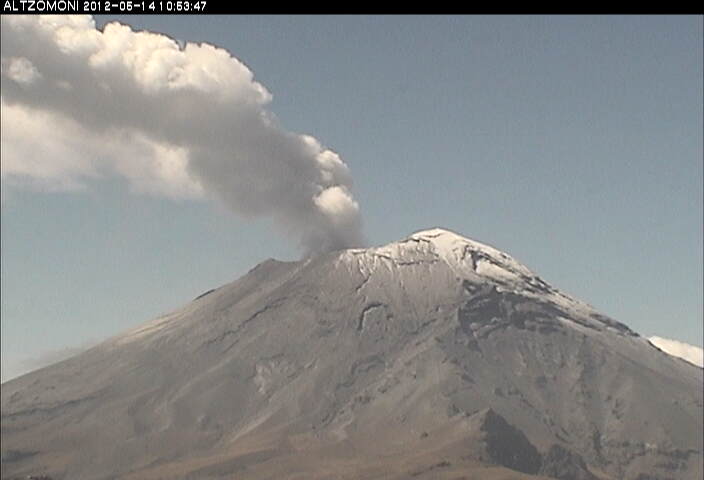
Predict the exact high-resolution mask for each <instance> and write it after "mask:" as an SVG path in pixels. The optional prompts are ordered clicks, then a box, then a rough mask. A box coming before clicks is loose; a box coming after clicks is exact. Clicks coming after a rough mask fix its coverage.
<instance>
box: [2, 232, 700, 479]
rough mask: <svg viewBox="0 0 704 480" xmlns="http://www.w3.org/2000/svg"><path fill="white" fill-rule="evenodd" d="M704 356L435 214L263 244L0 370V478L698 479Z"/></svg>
mask: <svg viewBox="0 0 704 480" xmlns="http://www.w3.org/2000/svg"><path fill="white" fill-rule="evenodd" d="M702 386H703V382H702V369H701V368H698V367H696V366H694V365H692V364H690V363H687V362H686V361H683V360H681V359H678V358H675V357H672V356H670V355H667V354H666V353H664V352H662V351H661V350H659V349H658V348H656V347H655V346H653V345H652V344H650V343H649V342H648V341H647V340H646V339H645V338H643V337H641V336H639V335H638V334H637V333H635V332H634V331H632V330H631V329H630V328H628V327H627V326H625V325H623V324H621V323H619V322H617V321H615V320H613V319H611V318H609V317H607V316H605V315H603V314H600V313H599V312H597V311H595V310H594V309H593V308H592V307H590V306H589V305H587V304H585V303H583V302H581V301H579V300H577V299H575V298H572V297H571V296H569V295H567V294H565V293H563V292H561V291H560V290H558V289H557V288H555V287H553V286H551V285H549V284H548V283H546V282H545V281H543V280H542V279H541V278H540V277H538V276H537V275H536V274H534V273H533V272H531V271H530V270H529V269H528V268H526V267H525V266H524V265H522V264H521V263H519V262H518V261H516V260H515V259H513V258H512V257H511V256H510V255H508V254H506V253H503V252H501V251H499V250H496V249H495V248H492V247H489V246H487V245H484V244H481V243H479V242H475V241H473V240H469V239H467V238H464V237H462V236H460V235H457V234H455V233H453V232H450V231H447V230H442V229H433V230H427V231H422V232H418V233H415V234H413V235H411V236H410V237H408V238H406V239H404V240H401V241H398V242H394V243H391V244H388V245H385V246H382V247H377V248H368V249H348V250H339V251H335V252H331V253H326V254H323V255H320V256H316V257H312V258H308V259H306V260H301V261H297V262H279V261H275V260H267V261H265V262H263V263H261V264H260V265H258V266H257V267H255V268H254V269H252V270H251V271H250V272H249V273H247V274H246V275H245V276H243V277H242V278H240V279H239V280H237V281H235V282H232V283H230V284H227V285H224V286H222V287H220V288H217V289H215V290H212V291H209V292H207V293H205V294H203V295H201V296H200V297H198V298H196V299H195V300H193V301H192V302H190V303H189V304H187V305H186V306H185V307H183V308H181V309H179V310H177V311H175V312H173V313H170V314H168V315H165V316H163V317H160V318H157V319H155V320H153V321H151V322H148V323H146V324H144V325H142V326H140V327H139V328H136V329H133V330H131V331H129V332H127V333H125V334H122V335H118V336H116V337H114V338H111V339H109V340H107V341H105V342H103V343H102V344H100V345H98V346H96V347H94V348H92V349H90V350H88V351H86V352H84V353H82V354H80V355H78V356H76V357H73V358H70V359H68V360H65V361H63V362H60V363H58V364H55V365H52V366H49V367H46V368H44V369H42V370H39V371H36V372H33V373H30V374H28V375H25V376H23V377H20V378H17V379H15V380H11V381H10V382H7V383H6V384H4V385H3V386H2V475H3V478H24V476H26V475H49V476H51V478H53V479H56V480H59V479H96V480H97V479H114V478H119V479H140V480H147V479H166V478H168V479H172V478H189V479H209V478H212V479H216V478H217V479H279V478H291V479H293V478H297V479H338V478H340V479H382V478H383V479H407V478H414V479H416V478H417V479H444V478H447V479H450V478H453V479H457V478H481V479H499V478H501V479H514V478H515V479H531V478H535V479H538V478H541V479H545V478H556V479H562V480H568V479H575V480H579V479H589V480H591V479H614V480H616V479H619V480H620V479H626V480H646V479H650V480H655V479H662V480H665V479H699V478H701V476H702V473H703V472H702Z"/></svg>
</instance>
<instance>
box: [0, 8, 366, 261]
mask: <svg viewBox="0 0 704 480" xmlns="http://www.w3.org/2000/svg"><path fill="white" fill-rule="evenodd" d="M1 22H2V28H1V29H0V35H1V38H0V47H1V53H2V58H1V61H2V150H3V151H2V157H3V158H2V180H3V182H4V183H6V184H9V185H12V186H15V187H23V188H37V189H42V190H75V189H80V188H85V187H86V185H87V182H89V181H90V180H92V179H95V178H99V177H104V176H109V175H118V176H121V177H124V178H126V179H127V180H128V181H129V183H130V185H131V188H132V189H133V190H134V191H135V192H140V193H147V194H152V195H165V196H169V197H185V198H198V197H206V198H214V199H217V200H219V201H222V202H224V203H225V204H226V205H227V206H228V207H230V208H231V209H232V210H233V211H235V212H237V213H239V214H242V215H245V216H270V217H273V218H275V219H276V220H277V221H278V223H279V225H281V226H283V227H285V229H286V231H287V232H288V233H290V234H293V235H296V236H297V237H298V238H299V239H301V243H302V246H303V247H304V248H305V249H306V250H307V251H309V252H310V251H324V250H330V249H336V248H345V247H351V246H359V245H360V244H362V243H363V237H362V234H361V216H360V209H359V204H358V203H357V201H356V200H355V199H354V197H353V195H352V190H351V188H352V178H351V175H350V172H349V169H348V167H347V165H345V163H344V162H343V161H342V159H341V158H340V157H339V156H338V155H337V154H336V153H335V152H332V151H331V150H328V149H325V148H324V147H323V146H322V145H321V144H320V142H319V141H318V140H316V139H315V138H313V137H311V136H308V135H300V134H295V133H291V132H287V131H286V130H284V129H283V128H282V127H281V126H280V125H279V123H278V122H277V120H276V118H275V117H274V116H273V115H272V114H271V113H270V112H268V111H267V110H266V106H267V104H268V103H269V102H270V101H271V94H270V93H269V92H268V91H267V90H266V88H264V86H262V85H261V84H259V83H258V82H256V81H255V80H254V79H253V74H252V72H251V71H250V70H249V69H248V68H247V67H246V66H245V65H244V64H243V63H242V62H240V61H239V60H238V59H236V58H234V57H233V56H231V55H230V53H229V52H227V51H226V50H223V49H220V48H217V47H215V46H212V45H208V44H193V43H186V44H184V45H179V43H177V42H176V41H175V40H173V39H171V38H169V37H167V36H165V35H162V34H157V33H152V32H144V31H142V32H135V31H133V30H132V29H131V28H130V27H129V26H126V25H122V24H119V23H109V24H107V25H106V26H105V27H104V29H103V30H102V31H100V30H98V29H96V27H95V22H94V20H93V19H92V18H91V17H90V16H32V17H22V16H3V17H2V18H1Z"/></svg>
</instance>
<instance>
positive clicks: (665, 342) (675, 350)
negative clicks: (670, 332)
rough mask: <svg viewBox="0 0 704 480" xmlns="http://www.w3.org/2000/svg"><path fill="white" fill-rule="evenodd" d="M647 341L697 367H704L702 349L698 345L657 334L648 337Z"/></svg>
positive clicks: (703, 351) (703, 352)
mask: <svg viewBox="0 0 704 480" xmlns="http://www.w3.org/2000/svg"><path fill="white" fill-rule="evenodd" d="M648 341H649V342H650V343H652V344H653V345H655V346H656V347H658V348H659V349H660V350H662V351H663V352H665V353H667V354H669V355H672V356H673V357H678V358H681V359H682V360H686V361H688V362H689V363H693V364H694V365H696V366H698V367H704V350H702V349H701V348H700V347H697V346H695V345H690V344H688V343H684V342H679V341H677V340H670V339H669V338H662V337H657V336H653V337H650V338H648Z"/></svg>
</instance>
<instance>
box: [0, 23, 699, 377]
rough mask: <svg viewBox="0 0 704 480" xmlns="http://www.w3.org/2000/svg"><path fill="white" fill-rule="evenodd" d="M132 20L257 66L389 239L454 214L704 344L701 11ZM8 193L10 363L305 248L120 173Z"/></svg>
mask: <svg viewBox="0 0 704 480" xmlns="http://www.w3.org/2000/svg"><path fill="white" fill-rule="evenodd" d="M111 18H112V17H111ZM105 20H106V19H105V18H99V19H98V23H99V25H102V23H104V22H105ZM120 20H121V21H123V22H125V23H128V24H130V25H132V26H133V27H134V28H138V29H149V30H153V31H158V32H162V33H166V34H168V35H170V36H171V37H174V38H176V39H178V40H182V41H197V42H208V43H213V44H216V45H218V46H221V47H224V48H226V49H228V50H229V51H230V52H231V53H232V54H233V55H234V56H236V57H237V58H239V59H240V60H242V61H243V62H244V63H245V64H246V65H247V66H249V68H250V69H251V70H252V71H253V72H254V75H255V79H256V80H258V81H259V82H261V83H262V84H263V85H264V86H266V87H267V89H268V90H269V91H270V92H271V93H272V94H273V97H274V100H273V102H272V104H271V105H270V110H271V111H273V112H274V113H275V114H276V115H277V116H278V117H279V119H280V120H281V123H282V125H283V126H284V127H285V128H286V129H288V130H291V131H294V132H301V133H308V134H311V135H314V136H315V137H316V138H318V139H319V140H320V141H321V142H322V143H324V144H325V145H326V146H327V147H329V148H331V149H333V150H335V151H336V152H338V153H339V154H340V155H341V157H342V158H343V159H344V160H345V162H346V163H347V164H348V165H349V167H350V168H351V171H352V174H353V177H354V182H355V194H356V197H357V199H358V200H359V202H360V204H361V207H362V211H363V215H364V223H365V233H366V235H367V238H368V239H369V242H370V243H371V244H383V243H386V242H389V241H393V240H397V239H400V238H403V237H405V236H407V235H408V234H410V233H411V232H413V231H415V230H419V229H424V228H429V227H433V226H442V227H446V228H449V229H452V230H455V231H457V232H458V233H461V234H464V235H466V236H469V237H471V238H474V239H477V240H480V241H482V242H485V243H489V244H492V245H494V246H496V247H498V248H500V249H502V250H505V251H507V252H509V253H511V254H512V255H513V256H514V257H516V258H517V259H518V260H520V261H522V262H523V263H525V264H526V265H527V266H529V267H530V268H531V269H532V270H534V271H535V272H537V273H538V274H539V275H541V276H542V277H543V278H545V279H546V280H547V281H548V282H550V283H552V284H554V285H556V286H558V287H559V288H561V289H563V290H565V291H567V292H569V293H571V294H573V295H575V296H577V297H579V298H581V299H583V300H585V301H587V302H589V303H591V304H592V305H594V306H595V307H597V308H598V309H599V310H601V311H603V312H604V313H606V314H608V315H610V316H612V317H614V318H616V319H617V320H619V321H621V322H624V323H626V324H627V325H629V326H630V327H631V328H633V329H634V330H636V331H637V332H639V333H641V334H643V335H659V336H662V337H668V338H673V339H677V340H681V341H685V342H688V343H691V344H694V345H699V346H701V345H702V316H703V314H702V288H703V286H702V263H703V259H702V215H703V212H702V181H703V179H702V154H703V152H702V129H703V125H702V109H703V101H702V81H703V77H702V56H703V52H702V41H703V37H702V17H675V16H670V17H660V16H648V17H617V16H613V17H562V16H553V17H509V16H502V17H413V16H404V17H356V16H352V17H326V16H320V17H288V16H277V17H215V16H202V17H186V16H170V17H160V16H150V17H138V16H131V17H124V18H121V19H120ZM4 194H5V198H4V204H3V207H2V361H3V378H6V377H8V376H10V375H12V374H14V373H15V372H17V371H20V370H22V369H23V368H25V367H26V366H27V365H30V364H31V362H32V361H33V360H32V359H34V358H36V357H41V356H42V355H46V354H48V353H51V352H53V351H56V350H61V349H64V348H67V347H77V346H81V345H84V344H87V343H90V342H93V341H96V340H100V339H103V338H106V337H108V336H110V335H113V334H116V333H119V332H121V331H124V330H125V329H127V328H129V327H132V326H134V325H136V324H139V323H141V322H143V321H145V320H148V319H150V318H152V317H154V316H156V315H158V314H160V313H164V312H166V311H169V310H171V309H174V308H176V307H178V306H180V305H182V304H184V303H186V302H187V301H189V300H190V299H191V298H193V297H195V296H196V295H198V294H200V293H202V292H203V291H205V290H208V289H210V288H213V287H217V286H219V285H221V284H223V283H225V282H228V281H231V280H233V279H235V278H237V277H238V276H240V275H241V274H243V273H245V272H246V271H247V270H248V269H249V268H251V267H252V266H254V265H255V264H257V263H259V262H260V261H262V260H264V259H266V258H268V257H275V258H280V259H293V258H296V257H297V256H298V255H299V252H298V251H297V250H296V248H295V244H294V243H292V242H289V241H287V239H285V238H283V237H282V236H281V235H280V234H279V232H278V230H276V229H275V228H273V227H272V224H271V222H270V221H267V220H262V219H254V220H252V219H243V218H240V217H235V216H233V215H232V214H230V213H227V212H226V211H225V210H224V209H223V208H221V207H218V206H216V205H214V204H212V203H206V202H204V201H188V200H181V201H173V200H168V199H165V198H159V197H149V196H144V195H135V194H131V193H129V191H128V188H127V187H126V185H125V184H124V182H123V181H121V180H115V179H112V180H103V181H100V182H95V183H91V184H90V189H89V190H88V191H87V192H84V193H60V194H46V193H33V192H28V191H21V190H17V189H13V190H12V191H9V192H4Z"/></svg>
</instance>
